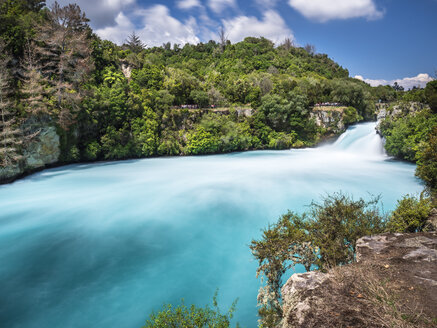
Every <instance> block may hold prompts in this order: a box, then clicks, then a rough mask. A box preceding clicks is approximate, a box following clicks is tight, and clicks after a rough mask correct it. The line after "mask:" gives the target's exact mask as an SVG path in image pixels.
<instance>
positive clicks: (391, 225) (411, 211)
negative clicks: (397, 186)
mask: <svg viewBox="0 0 437 328" xmlns="http://www.w3.org/2000/svg"><path fill="white" fill-rule="evenodd" d="M431 209H432V206H431V199H430V198H427V197H423V195H421V196H420V198H417V197H414V196H410V195H406V196H404V197H403V198H402V199H401V200H399V201H398V204H397V207H396V209H395V210H394V211H393V213H392V214H391V216H390V218H389V221H388V226H387V228H388V230H389V231H391V232H420V231H423V229H424V228H425V225H426V219H427V218H428V216H429V214H430V212H431Z"/></svg>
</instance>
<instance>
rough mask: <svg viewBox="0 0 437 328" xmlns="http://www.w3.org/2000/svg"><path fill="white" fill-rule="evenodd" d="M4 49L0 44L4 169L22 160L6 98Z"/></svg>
mask: <svg viewBox="0 0 437 328" xmlns="http://www.w3.org/2000/svg"><path fill="white" fill-rule="evenodd" d="M0 41H1V40H0ZM4 49H5V48H4V44H3V43H0V56H3V57H0V119H1V121H0V166H3V167H6V166H10V165H14V164H16V163H17V162H18V161H19V160H20V159H21V158H22V156H21V155H20V146H21V144H22V138H21V131H20V129H19V127H17V123H18V122H17V119H16V116H15V115H16V113H15V111H14V109H13V104H12V101H11V100H10V99H9V97H8V96H9V94H10V85H9V75H8V71H7V63H8V61H9V60H10V57H9V56H7V55H5V54H4Z"/></svg>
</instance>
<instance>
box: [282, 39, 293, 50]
mask: <svg viewBox="0 0 437 328" xmlns="http://www.w3.org/2000/svg"><path fill="white" fill-rule="evenodd" d="M282 47H284V49H285V50H287V51H288V50H290V49H291V48H294V42H293V40H292V39H290V38H285V40H284V42H283V43H282Z"/></svg>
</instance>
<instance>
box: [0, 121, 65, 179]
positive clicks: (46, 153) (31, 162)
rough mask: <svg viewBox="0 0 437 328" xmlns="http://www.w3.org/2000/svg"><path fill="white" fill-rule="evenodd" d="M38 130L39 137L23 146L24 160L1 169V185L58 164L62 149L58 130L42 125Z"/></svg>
mask: <svg viewBox="0 0 437 328" xmlns="http://www.w3.org/2000/svg"><path fill="white" fill-rule="evenodd" d="M34 129H36V128H34ZM36 130H37V131H38V133H37V135H36V136H35V137H34V138H32V139H31V140H30V141H29V142H26V143H25V144H24V146H23V147H24V149H23V160H22V161H20V162H19V163H17V164H16V165H13V166H7V167H0V183H5V182H10V181H12V180H14V179H16V178H17V177H19V176H21V175H23V174H25V173H28V172H33V171H36V170H39V169H42V168H44V167H46V165H50V164H54V163H56V162H58V159H59V156H60V153H61V147H60V139H59V135H58V134H57V132H56V128H55V127H53V126H49V125H40V127H39V128H38V129H36Z"/></svg>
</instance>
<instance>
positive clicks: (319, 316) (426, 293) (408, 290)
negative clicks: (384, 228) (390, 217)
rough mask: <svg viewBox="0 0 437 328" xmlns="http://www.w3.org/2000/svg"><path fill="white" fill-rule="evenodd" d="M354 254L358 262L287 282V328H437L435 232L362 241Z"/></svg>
mask: <svg viewBox="0 0 437 328" xmlns="http://www.w3.org/2000/svg"><path fill="white" fill-rule="evenodd" d="M356 250H357V263H354V264H351V265H346V266H343V267H337V268H334V269H332V270H330V271H329V272H327V273H321V272H309V273H304V274H294V275H293V276H292V277H291V278H290V279H289V280H288V281H287V283H286V284H285V285H284V286H283V288H282V296H283V313H284V317H283V322H282V327H283V328H291V327H411V328H412V327H436V326H437V322H436V318H437V233H435V232H429V233H418V234H383V235H378V236H373V237H363V238H361V239H359V240H358V242H357V247H356Z"/></svg>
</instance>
